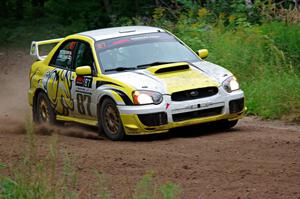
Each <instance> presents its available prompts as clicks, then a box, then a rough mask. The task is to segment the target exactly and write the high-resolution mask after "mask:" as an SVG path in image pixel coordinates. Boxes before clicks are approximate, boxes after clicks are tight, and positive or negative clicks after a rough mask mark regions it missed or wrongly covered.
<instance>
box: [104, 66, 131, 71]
mask: <svg viewBox="0 0 300 199" xmlns="http://www.w3.org/2000/svg"><path fill="white" fill-rule="evenodd" d="M135 69H136V68H133V67H117V68H112V69H106V70H105V72H109V71H125V70H135Z"/></svg>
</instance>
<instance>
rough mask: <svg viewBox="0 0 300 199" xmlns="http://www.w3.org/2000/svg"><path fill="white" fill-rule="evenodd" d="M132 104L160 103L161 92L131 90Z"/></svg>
mask: <svg viewBox="0 0 300 199" xmlns="http://www.w3.org/2000/svg"><path fill="white" fill-rule="evenodd" d="M132 97H133V103H134V104H160V103H161V101H162V99H163V97H162V94H160V93H158V92H155V91H133V93H132Z"/></svg>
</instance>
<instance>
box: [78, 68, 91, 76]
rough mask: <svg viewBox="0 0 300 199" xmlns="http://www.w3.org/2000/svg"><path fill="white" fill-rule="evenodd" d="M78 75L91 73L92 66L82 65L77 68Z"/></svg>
mask: <svg viewBox="0 0 300 199" xmlns="http://www.w3.org/2000/svg"><path fill="white" fill-rule="evenodd" d="M75 71H76V75H91V74H92V69H91V67H90V66H80V67H77V68H76V70H75Z"/></svg>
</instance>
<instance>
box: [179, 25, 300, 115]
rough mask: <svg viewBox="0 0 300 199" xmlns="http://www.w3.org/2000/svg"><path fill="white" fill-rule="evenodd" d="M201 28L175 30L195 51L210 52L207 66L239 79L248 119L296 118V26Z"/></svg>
mask: <svg viewBox="0 0 300 199" xmlns="http://www.w3.org/2000/svg"><path fill="white" fill-rule="evenodd" d="M180 25H181V24H179V27H180ZM204 28H206V29H207V30H205V31H203V26H202V24H194V26H187V25H183V27H180V28H179V29H178V26H177V29H176V30H175V31H177V35H178V36H179V37H180V38H182V39H183V41H185V42H186V43H187V44H188V45H190V46H192V48H193V49H194V50H197V49H201V48H207V49H209V51H210V55H209V57H208V61H211V62H213V63H216V64H219V65H221V66H224V67H225V68H228V69H229V70H231V71H232V72H233V73H234V74H235V75H236V76H237V77H238V79H239V81H240V83H241V86H242V89H243V90H244V91H245V95H246V104H247V107H248V114H253V115H259V116H262V117H263V118H270V119H275V118H276V119H277V118H284V119H289V120H299V119H300V89H298V88H299V85H300V76H299V72H300V24H294V25H286V24H284V23H279V22H276V23H275V22H274V23H269V24H263V25H261V26H252V27H248V28H245V27H237V28H236V29H228V28H226V27H223V26H218V25H216V26H209V27H204Z"/></svg>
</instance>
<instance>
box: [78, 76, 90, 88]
mask: <svg viewBox="0 0 300 199" xmlns="http://www.w3.org/2000/svg"><path fill="white" fill-rule="evenodd" d="M92 82H93V78H92V77H84V76H77V77H76V80H75V84H76V86H81V87H85V88H92Z"/></svg>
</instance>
